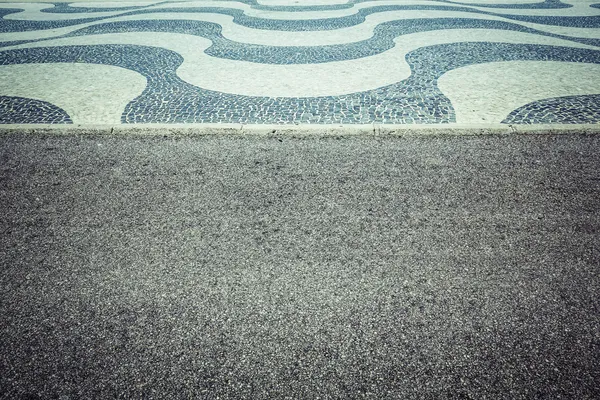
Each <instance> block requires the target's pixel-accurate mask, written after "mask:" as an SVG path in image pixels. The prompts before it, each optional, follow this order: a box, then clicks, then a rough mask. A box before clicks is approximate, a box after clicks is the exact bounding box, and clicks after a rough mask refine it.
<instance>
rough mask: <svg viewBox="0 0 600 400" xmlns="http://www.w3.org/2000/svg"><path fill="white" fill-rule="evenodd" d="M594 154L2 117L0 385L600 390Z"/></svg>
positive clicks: (521, 139)
mask: <svg viewBox="0 0 600 400" xmlns="http://www.w3.org/2000/svg"><path fill="white" fill-rule="evenodd" d="M599 153H600V136H598V135H529V136H528V135H506V136H427V137H423V136H404V137H378V136H368V137H364V136H362V137H361V136H354V137H335V136H324V137H320V136H319V135H311V136H310V137H303V138H298V137H292V136H273V137H265V136H251V137H243V136H206V137H178V136H165V137H163V136H152V137H143V136H138V137H136V136H123V137H115V136H73V135H66V136H43V135H23V134H8V133H4V134H2V135H0V209H1V210H2V213H1V214H0V243H2V244H1V245H0V268H2V273H1V274H0V325H1V326H2V327H3V328H2V330H1V331H0V398H6V399H15V398H16V399H19V398H25V399H35V398H43V399H48V398H58V399H63V400H64V399H86V398H112V397H122V398H157V399H167V398H209V399H213V398H214V399H216V398H236V399H238V398H252V399H262V398H298V399H316V398H372V399H386V398H390V399H398V398H402V399H413V398H414V399H417V398H419V399H421V398H431V399H440V398H473V399H486V398H489V399H501V398H506V399H532V398H544V399H548V398H553V399H559V398H565V399H592V398H598V397H599V396H600V389H599V386H598V385H599V382H600V364H598V358H599V356H600V300H599V299H600V274H599V265H600V241H599V240H598V238H599V229H600V212H599V206H600V172H599V171H600V157H598V154H599Z"/></svg>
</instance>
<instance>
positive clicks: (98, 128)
mask: <svg viewBox="0 0 600 400" xmlns="http://www.w3.org/2000/svg"><path fill="white" fill-rule="evenodd" d="M7 134H32V135H52V136H54V135H56V136H63V135H69V136H72V135H74V136H79V135H82V136H84V135H93V136H96V135H100V136H103V135H111V136H165V135H166V136H214V135H228V136H231V135H235V136H356V135H359V136H374V135H375V136H463V135H464V136H477V135H511V134H526V135H547V134H600V124H561V125H558V124H551V125H546V124H539V125H506V124H481V125H473V124H468V125H466V124H465V125H462V124H435V125H434V124H431V125H425V124H423V125H384V124H368V125H308V124H300V125H291V124H290V125H259V124H251V125H245V124H132V125H42V124H39V125H38V124H35V125H33V124H31V125H30V124H14V125H13V124H6V125H0V135H7Z"/></svg>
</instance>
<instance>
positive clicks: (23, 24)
mask: <svg viewBox="0 0 600 400" xmlns="http://www.w3.org/2000/svg"><path fill="white" fill-rule="evenodd" d="M395 10H423V11H424V10H436V11H465V12H472V13H477V14H483V15H493V16H499V17H503V18H507V19H513V20H516V21H526V22H534V23H540V24H545V25H557V26H569V27H588V28H593V27H600V16H590V17H562V16H551V17H541V16H522V15H503V14H498V13H493V12H490V11H480V10H476V9H474V8H469V7H451V6H448V7H446V6H402V5H394V6H374V7H369V8H366V9H362V10H360V11H359V12H358V13H357V14H354V15H350V16H346V17H340V18H324V19H317V20H292V21H287V20H271V19H264V18H256V17H249V16H246V15H244V12H243V11H242V10H234V9H230V8H218V7H202V8H185V9H182V8H172V9H170V8H165V9H162V10H148V9H144V10H134V11H130V12H125V13H123V14H120V15H121V16H125V15H138V14H148V13H157V12H173V13H184V12H212V13H220V14H225V15H230V16H232V17H234V22H235V23H236V24H239V25H242V26H246V27H250V28H256V29H263V30H286V31H319V30H331V29H339V28H344V27H349V26H355V25H358V24H360V23H362V22H364V20H365V17H366V16H367V15H370V14H374V13H379V12H384V11H395ZM101 19H103V18H93V17H92V18H86V19H77V20H72V21H12V20H2V21H0V32H14V31H27V30H36V29H51V28H58V27H63V26H70V25H75V24H80V23H84V22H91V21H97V20H101Z"/></svg>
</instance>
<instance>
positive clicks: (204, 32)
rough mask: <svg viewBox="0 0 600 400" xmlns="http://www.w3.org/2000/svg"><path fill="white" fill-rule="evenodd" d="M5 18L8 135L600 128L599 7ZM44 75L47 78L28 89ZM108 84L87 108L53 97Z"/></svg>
mask: <svg viewBox="0 0 600 400" xmlns="http://www.w3.org/2000/svg"><path fill="white" fill-rule="evenodd" d="M0 15H2V20H0V78H4V79H3V82H4V83H2V84H0V123H70V122H73V123H91V122H94V123H109V124H113V123H115V121H116V122H117V123H118V122H119V121H120V122H122V123H206V122H212V123H291V124H298V123H324V124H334V123H335V124H355V123H360V124H371V123H394V124H407V123H511V124H535V123H598V122H599V121H598V119H599V118H600V117H599V115H598V112H597V110H598V109H600V95H599V94H600V9H599V8H597V0H596V1H587V0H564V1H562V2H561V1H557V0H550V1H544V2H531V1H523V0H503V1H502V2H501V4H493V3H484V2H482V1H481V0H480V1H461V2H455V1H419V0H417V1H406V0H403V1H401V0H381V1H366V0H365V1H343V0H330V1H326V0H309V1H304V2H295V1H293V0H292V1H288V0H256V1H254V0H247V1H187V2H169V1H166V2H127V3H124V2H112V3H111V2H103V3H93V2H91V3H70V4H67V3H55V4H48V3H45V4H42V3H20V4H19V3H13V4H11V3H0ZM41 64H44V65H46V66H47V68H46V69H43V71H47V72H44V73H45V74H47V76H43V77H41V78H40V79H30V80H27V81H26V82H24V81H23V79H21V78H19V77H23V76H33V75H31V74H32V68H33V66H34V65H41ZM95 65H103V66H105V67H103V68H104V69H100V70H98V69H97V68H95V67H94V66H95ZM70 68H71V69H77V73H71V74H69V73H66V72H67V71H68V70H69V69H70ZM61 71H65V74H64V76H62V77H61V74H62V72H61ZM536 71H545V72H546V73H547V74H549V75H550V76H552V77H553V78H552V79H545V80H540V79H539V76H538V75H537V73H536ZM35 73H36V74H39V73H40V72H39V71H38V70H36V71H35ZM28 74H29V75H28ZM86 74H87V75H86ZM96 74H101V75H102V79H97V81H98V83H95V82H94V80H90V79H84V80H85V87H86V90H87V92H90V93H91V94H90V95H89V99H88V98H86V100H85V101H79V100H78V101H73V100H72V99H71V101H66V100H65V101H62V99H61V98H58V97H57V95H56V93H53V94H50V93H45V92H44V88H45V86H48V87H52V85H48V84H47V83H48V82H50V81H52V80H58V79H62V81H63V82H61V84H64V85H67V86H69V85H70V86H71V87H73V88H76V87H77V86H82V85H84V83H83V81H82V80H81V79H82V78H80V77H81V76H86V77H87V76H92V77H94V76H96ZM501 76H504V78H502V79H501ZM513 77H514V79H513ZM107 80H110V82H109V83H110V85H112V86H113V87H114V89H113V90H116V91H118V92H119V96H114V97H118V98H117V99H112V97H113V96H106V95H105V94H106V86H107V82H108V81H107ZM495 81H497V82H496V83H498V84H495ZM542 81H543V82H542ZM474 82H475V83H477V82H478V83H477V84H474ZM95 85H97V86H98V87H97V88H96V87H95ZM101 85H102V86H101ZM140 85H141V86H140ZM499 88H501V90H500V89H499ZM532 88H535V90H532ZM96 92H97V93H98V95H94V93H96ZM69 93H71V94H69ZM73 93H76V91H73V90H72V91H70V92H69V91H65V94H64V96H72V95H73ZM100 93H104V95H100ZM61 94H62V93H61ZM79 103H84V104H82V105H81V106H78V104H79ZM507 107H512V108H508V109H507ZM7 110H10V112H8V111H7ZM15 110H16V111H15ZM35 110H38V111H35ZM21 111H22V113H21ZM21 114H22V115H27V117H26V118H23V117H22V116H20V115H21ZM24 121H25V122H24Z"/></svg>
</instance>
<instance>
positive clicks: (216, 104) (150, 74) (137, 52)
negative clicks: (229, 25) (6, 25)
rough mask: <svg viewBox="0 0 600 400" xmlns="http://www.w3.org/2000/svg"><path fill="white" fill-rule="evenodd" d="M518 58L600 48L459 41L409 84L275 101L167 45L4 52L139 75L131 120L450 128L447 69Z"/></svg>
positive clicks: (421, 52)
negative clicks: (180, 71)
mask: <svg viewBox="0 0 600 400" xmlns="http://www.w3.org/2000/svg"><path fill="white" fill-rule="evenodd" d="M512 60H536V61H544V60H547V61H568V62H586V63H600V51H596V50H587V49H574V48H569V47H554V46H536V45H514V44H504V43H456V44H447V45H439V46H430V47H424V48H421V49H418V50H415V51H413V52H411V53H409V54H408V55H407V61H408V63H409V64H410V66H411V69H412V71H413V74H412V75H411V76H410V77H409V78H408V79H407V80H405V81H402V82H399V83H396V84H392V85H389V86H385V87H382V88H378V89H374V90H369V91H365V92H361V93H355V94H350V95H344V96H324V97H314V98H270V97H251V96H239V95H231V94H226V93H219V92H213V91H209V90H204V89H201V88H198V87H195V86H193V85H190V84H189V83H187V82H184V81H182V80H181V79H180V78H179V77H178V76H177V75H176V74H175V71H176V69H177V67H178V66H179V65H180V64H181V62H182V61H183V60H182V58H181V56H179V55H178V54H176V53H174V52H171V51H168V50H165V49H160V48H153V47H142V46H126V45H104V46H65V47H60V48H39V49H19V50H8V51H2V52H0V64H21V63H36V62H38V63H39V62H88V63H97V64H107V65H115V66H120V67H124V68H128V69H130V70H133V71H137V72H139V73H141V74H142V75H144V76H145V77H146V78H147V80H148V86H147V87H146V89H145V90H144V92H143V93H142V95H140V96H139V97H138V98H136V99H135V100H134V101H132V102H131V103H129V104H128V105H127V107H126V109H125V112H124V115H123V117H122V122H124V123H141V122H144V123H168V122H177V123H186V122H188V123H189V122H228V123H346V124H351V123H372V122H378V123H396V124H402V123H448V122H454V121H455V116H454V111H453V109H452V106H451V104H450V102H449V100H448V99H447V98H446V97H445V96H444V95H443V94H442V93H441V92H440V90H439V89H438V88H437V85H436V83H437V79H438V78H439V77H440V76H441V75H442V74H444V73H445V72H447V71H450V70H452V69H455V68H460V67H463V66H467V65H472V64H477V63H485V62H493V61H512Z"/></svg>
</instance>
